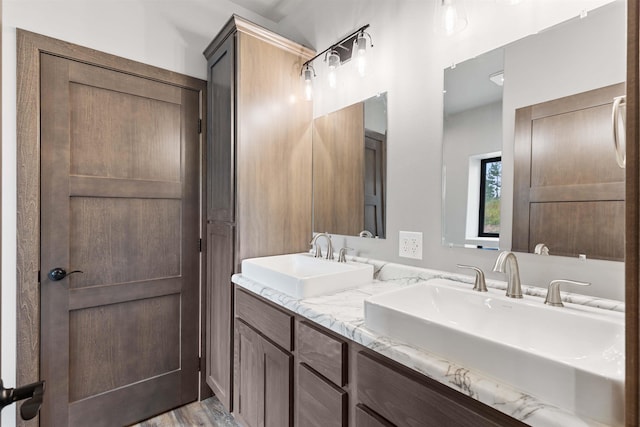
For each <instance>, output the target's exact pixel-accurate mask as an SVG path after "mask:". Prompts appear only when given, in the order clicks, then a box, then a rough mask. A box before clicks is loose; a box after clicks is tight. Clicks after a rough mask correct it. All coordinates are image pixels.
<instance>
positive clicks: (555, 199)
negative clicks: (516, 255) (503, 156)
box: [512, 83, 625, 261]
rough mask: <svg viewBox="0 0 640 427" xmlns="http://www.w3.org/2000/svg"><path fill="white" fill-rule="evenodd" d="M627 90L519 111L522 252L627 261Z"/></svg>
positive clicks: (516, 236)
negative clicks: (543, 249)
mask: <svg viewBox="0 0 640 427" xmlns="http://www.w3.org/2000/svg"><path fill="white" fill-rule="evenodd" d="M624 91H625V86H624V83H620V84H617V85H612V86H607V87H603V88H600V89H595V90H591V91H588V92H583V93H580V94H577V95H573V96H568V97H564V98H559V99H555V100H552V101H548V102H544V103H541V104H536V105H532V106H528V107H524V108H520V109H518V110H516V126H515V147H514V161H515V175H514V205H513V236H512V237H513V238H512V249H513V250H514V251H524V252H533V251H534V248H535V246H536V244H538V243H544V244H546V245H547V246H548V247H549V253H550V254H552V255H564V256H578V255H580V254H584V255H586V256H587V257H588V258H598V259H607V260H618V261H622V260H623V259H624V206H625V204H624V197H625V194H624V192H625V187H624V184H625V183H624V170H623V169H621V168H619V167H618V165H617V163H616V154H615V150H614V146H613V139H612V127H611V110H612V104H613V99H614V97H617V96H620V95H623V94H624Z"/></svg>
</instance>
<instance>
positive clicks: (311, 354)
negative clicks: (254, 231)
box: [235, 287, 525, 427]
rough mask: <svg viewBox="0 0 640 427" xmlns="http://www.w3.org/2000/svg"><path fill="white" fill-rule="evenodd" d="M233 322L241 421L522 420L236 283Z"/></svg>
mask: <svg viewBox="0 0 640 427" xmlns="http://www.w3.org/2000/svg"><path fill="white" fill-rule="evenodd" d="M235 328H236V343H235V347H236V349H235V357H236V363H235V368H236V374H235V393H236V394H235V401H236V410H235V411H236V417H237V419H238V420H239V421H240V422H241V423H243V424H244V425H245V426H246V427H257V426H268V425H274V424H269V422H272V421H273V420H274V419H277V420H278V422H280V423H281V424H279V425H281V426H289V425H292V424H291V419H292V418H291V417H293V421H294V423H293V425H295V426H296V427H314V426H318V427H333V426H335V427H346V426H353V425H355V426H356V427H393V426H397V427H415V426H430V425H433V426H441V425H446V426H456V427H471V426H473V427H483V426H493V427H498V426H524V425H525V424H523V423H521V422H520V421H518V420H516V419H514V418H511V417H509V416H507V415H505V414H503V413H502V412H499V411H497V410H496V409H493V408H491V407H489V406H487V405H484V404H483V403H481V402H479V401H477V400H475V399H472V398H471V397H469V396H466V395H464V394H462V393H460V392H458V391H456V390H454V389H452V388H450V387H448V386H446V385H444V384H441V383H439V382H437V381H434V380H432V379H430V378H428V377H426V376H424V375H421V374H419V373H417V372H415V371H413V370H411V369H409V368H407V367H405V366H402V365H400V364H399V363H397V362H394V361H392V360H390V359H388V358H386V357H384V356H382V355H380V354H378V353H375V352H373V351H371V350H369V349H367V348H365V347H363V346H362V345H360V344H357V343H355V342H352V341H349V340H346V339H342V337H341V336H340V335H338V334H336V333H334V332H331V331H329V330H327V329H325V328H323V327H321V326H319V325H317V324H314V323H312V322H311V321H309V320H308V319H304V318H302V317H301V316H299V315H296V314H294V313H291V312H290V311H288V310H285V309H282V308H281V307H278V306H277V305H275V304H273V303H272V302H269V301H266V300H265V299H263V298H261V297H259V296H257V295H255V294H253V293H251V292H248V291H245V290H243V289H241V288H238V287H236V321H235ZM265 408H267V409H266V412H267V415H265ZM269 416H271V418H269Z"/></svg>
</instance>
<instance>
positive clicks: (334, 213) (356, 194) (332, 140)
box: [313, 94, 387, 238]
mask: <svg viewBox="0 0 640 427" xmlns="http://www.w3.org/2000/svg"><path fill="white" fill-rule="evenodd" d="M386 144H387V113H386V94H380V95H376V96H374V97H371V98H369V99H366V100H365V101H362V102H358V103H356V104H353V105H350V106H348V107H345V108H342V109H340V110H338V111H334V112H332V113H330V114H327V115H325V116H321V117H317V118H316V119H315V120H314V122H313V230H314V231H315V232H328V233H333V234H341V235H347V236H358V235H360V236H362V234H361V233H362V232H364V231H367V232H369V233H370V236H369V237H373V236H375V237H378V238H384V237H385V176H386ZM363 237H364V236H363Z"/></svg>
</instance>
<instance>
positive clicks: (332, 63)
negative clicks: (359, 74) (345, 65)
mask: <svg viewBox="0 0 640 427" xmlns="http://www.w3.org/2000/svg"><path fill="white" fill-rule="evenodd" d="M327 62H328V63H329V74H328V76H327V77H328V79H329V87H330V88H331V89H335V88H336V86H337V85H338V78H337V76H336V68H338V65H340V55H338V52H336V51H335V50H332V51H331V53H330V54H329V58H328V59H327Z"/></svg>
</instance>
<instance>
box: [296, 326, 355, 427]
mask: <svg viewBox="0 0 640 427" xmlns="http://www.w3.org/2000/svg"><path fill="white" fill-rule="evenodd" d="M295 336H296V352H295V353H296V360H297V369H298V370H297V381H296V400H295V405H294V406H295V408H296V426H298V427H343V426H344V427H346V426H347V425H348V421H347V420H348V409H349V408H348V403H349V399H348V391H347V390H346V389H345V388H343V386H345V385H347V382H348V379H347V374H348V372H347V356H348V345H347V343H346V342H345V341H344V340H341V339H339V338H336V337H335V336H333V335H331V334H329V333H327V332H325V331H323V330H322V329H321V328H318V327H316V326H314V325H313V324H312V323H311V322H309V321H303V320H298V321H297V322H296V331H295Z"/></svg>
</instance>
